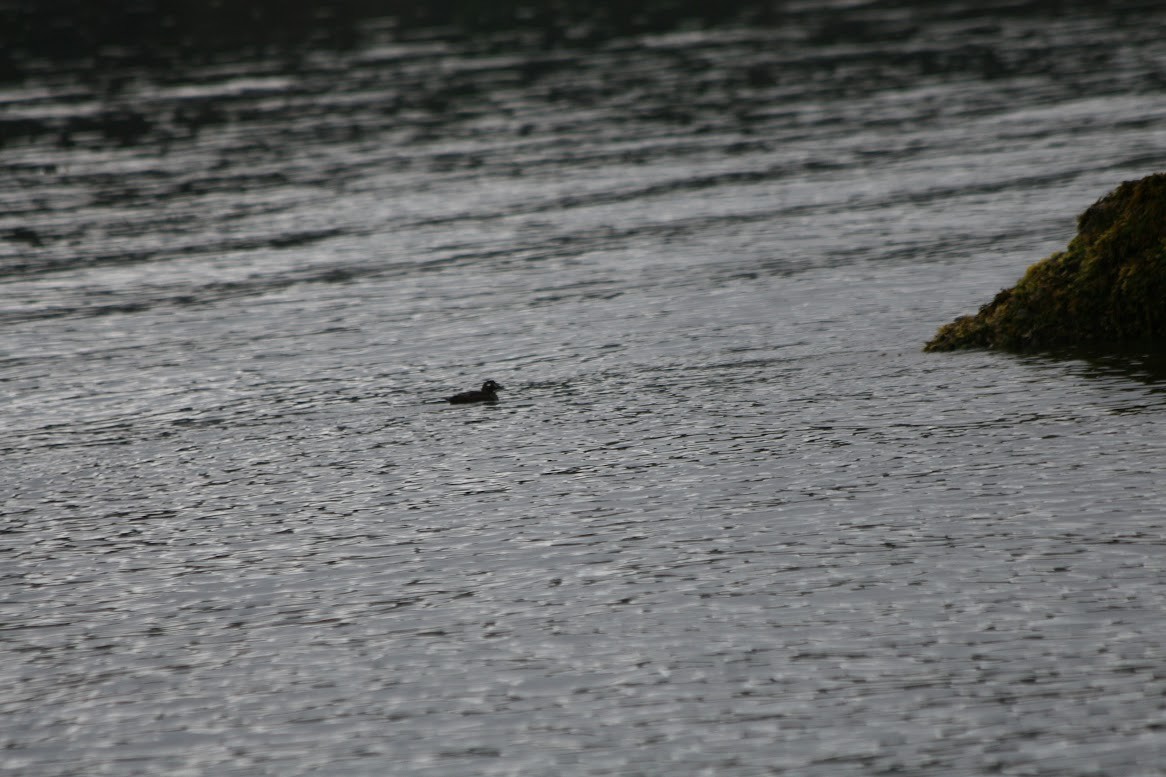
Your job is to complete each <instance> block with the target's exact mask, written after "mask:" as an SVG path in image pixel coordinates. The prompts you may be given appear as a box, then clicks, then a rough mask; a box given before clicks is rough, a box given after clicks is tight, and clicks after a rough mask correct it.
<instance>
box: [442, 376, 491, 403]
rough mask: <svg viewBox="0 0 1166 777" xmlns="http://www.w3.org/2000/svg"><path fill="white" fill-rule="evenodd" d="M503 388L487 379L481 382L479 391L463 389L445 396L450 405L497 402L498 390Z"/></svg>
mask: <svg viewBox="0 0 1166 777" xmlns="http://www.w3.org/2000/svg"><path fill="white" fill-rule="evenodd" d="M502 388H504V386H499V385H498V384H497V383H495V382H494V381H492V380H488V381H486V382H485V383H483V384H482V388H481V390H480V391H463V392H462V393H461V394H454V395H453V396H452V397H446V398H445V399H446V401H447V402H449V403H450V404H451V405H468V404H470V403H471V402H497V401H498V390H499V389H502Z"/></svg>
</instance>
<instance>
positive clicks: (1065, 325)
mask: <svg viewBox="0 0 1166 777" xmlns="http://www.w3.org/2000/svg"><path fill="white" fill-rule="evenodd" d="M1135 343H1137V344H1143V343H1144V344H1149V345H1153V346H1155V347H1159V348H1166V173H1158V174H1155V175H1151V176H1147V177H1146V178H1142V179H1141V180H1138V181H1126V182H1125V183H1123V184H1122V185H1121V186H1119V187H1117V188H1116V189H1114V190H1113V191H1112V192H1110V193H1109V194H1107V195H1106V196H1105V197H1102V198H1101V199H1100V200H1098V201H1097V202H1096V203H1094V204H1093V206H1092V207H1090V208H1089V209H1088V210H1086V211H1085V212H1084V213H1082V214H1081V216H1080V217H1078V219H1077V236H1076V237H1074V238H1073V240H1072V241H1071V242H1070V243H1069V245H1068V246H1067V247H1066V248H1065V250H1064V251H1058V252H1056V253H1054V254H1053V255H1052V256H1049V257H1048V258H1046V259H1042V260H1041V261H1039V262H1037V263H1036V264H1034V265H1033V266H1032V267H1030V268H1028V271H1027V272H1026V273H1025V274H1024V277H1022V278H1021V279H1020V281H1019V282H1017V284H1016V285H1015V286H1014V287H1012V288H1011V289H1005V290H1004V291H1001V292H1000V293H999V294H997V295H996V297H995V299H993V300H992V301H991V302H989V303H988V304H987V305H984V306H983V307H981V308H980V310H979V312H977V313H976V314H975V315H971V316H961V317H960V318H957V319H956V320H955V321H952V322H951V323H950V324H947V325H945V326H942V327H940V329H939V331H938V332H937V333H936V335H935V337H933V338H932V339H931V341H930V342H928V343H927V345H926V346H925V347H924V350H925V351H952V350H956V349H960V348H1000V349H1004V350H1009V351H1040V350H1053V349H1063V348H1072V347H1077V346H1087V347H1091V348H1092V347H1099V346H1100V347H1106V346H1120V345H1128V344H1135Z"/></svg>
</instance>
